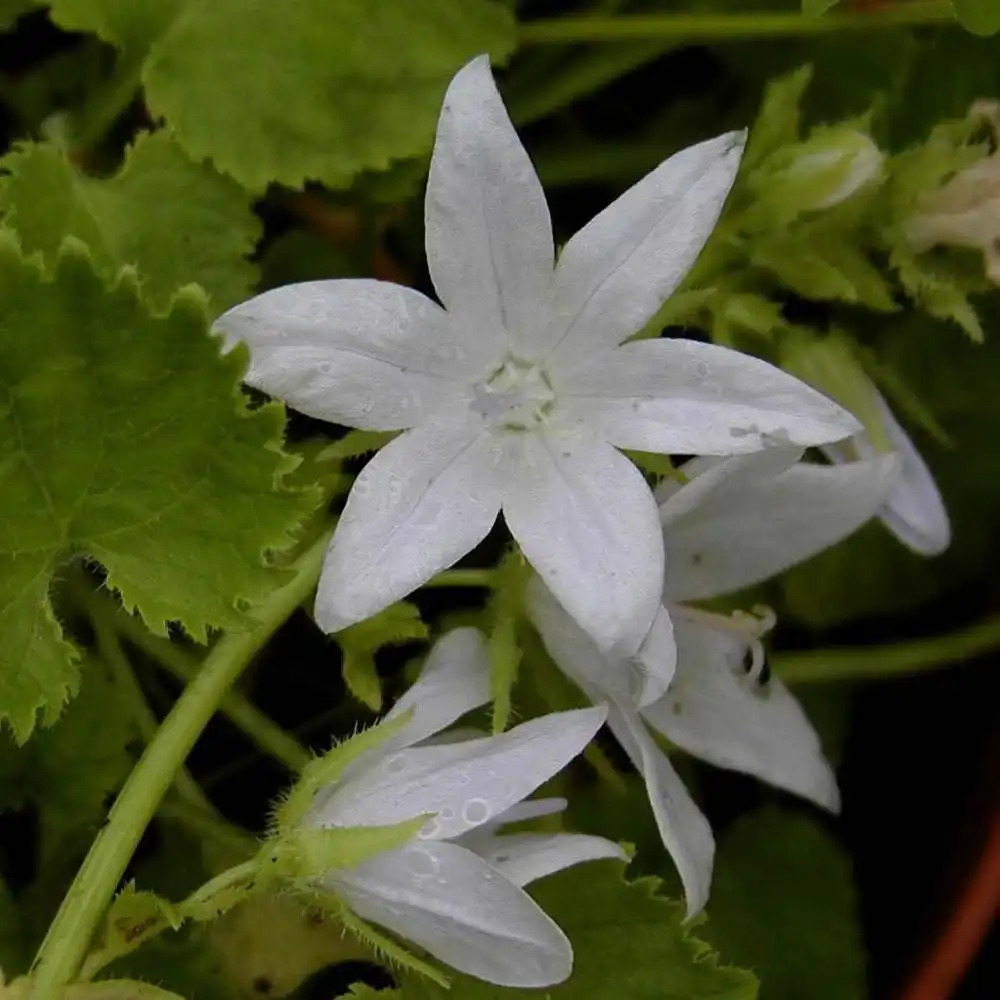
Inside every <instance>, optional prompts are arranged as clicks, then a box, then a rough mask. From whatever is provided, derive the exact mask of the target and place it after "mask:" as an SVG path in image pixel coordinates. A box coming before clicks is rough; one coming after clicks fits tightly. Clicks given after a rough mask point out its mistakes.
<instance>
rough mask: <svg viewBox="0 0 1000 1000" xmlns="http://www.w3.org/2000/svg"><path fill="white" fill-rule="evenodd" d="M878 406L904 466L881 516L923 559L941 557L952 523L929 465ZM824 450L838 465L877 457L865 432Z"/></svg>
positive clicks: (889, 414) (887, 412)
mask: <svg viewBox="0 0 1000 1000" xmlns="http://www.w3.org/2000/svg"><path fill="white" fill-rule="evenodd" d="M878 402H879V407H880V409H881V412H882V420H883V426H884V428H885V431H886V434H887V435H888V438H889V441H890V443H891V444H892V446H893V448H895V449H896V452H897V453H898V454H899V455H900V457H901V459H902V463H903V468H902V474H901V475H900V477H899V480H898V482H897V484H896V487H895V489H894V490H893V491H892V492H891V493H890V494H889V496H888V498H887V499H886V502H885V506H884V507H883V509H882V511H881V513H880V515H879V516H880V518H881V520H882V521H883V523H884V524H885V526H886V527H887V528H888V529H889V530H890V531H891V532H892V533H893V534H894V535H895V536H896V537H897V538H898V539H899V540H900V541H901V542H902V543H903V544H904V545H905V546H906V547H907V548H909V549H912V550H913V551H914V552H916V553H917V554H918V555H922V556H936V555H940V554H941V553H942V552H944V550H945V549H946V548H948V546H949V545H950V544H951V521H950V520H949V518H948V511H947V509H946V508H945V505H944V500H942V499H941V493H940V492H939V491H938V488H937V484H936V483H935V482H934V476H933V475H932V474H931V470H930V469H929V468H928V467H927V463H926V462H925V461H924V460H923V458H922V457H921V455H920V452H918V451H917V449H916V448H915V447H914V444H913V442H912V441H911V440H910V438H909V435H908V434H907V433H906V431H905V430H903V428H902V426H901V425H900V423H899V421H898V420H897V419H896V418H895V416H894V415H893V413H892V411H891V410H890V409H889V406H888V404H887V403H886V401H885V400H884V399H883V398H882V396H881V395H878ZM824 450H825V451H826V454H827V455H828V456H829V457H830V458H831V459H832V460H833V461H835V462H844V461H849V460H850V459H851V458H853V457H854V456H855V455H860V456H861V457H863V458H867V457H868V456H870V455H874V454H875V449H874V447H873V446H872V444H871V441H870V439H869V438H868V435H867V434H865V433H864V432H862V433H861V434H858V435H856V436H855V437H853V438H851V440H850V441H849V442H844V443H842V444H841V445H838V446H837V447H835V448H827V449H824Z"/></svg>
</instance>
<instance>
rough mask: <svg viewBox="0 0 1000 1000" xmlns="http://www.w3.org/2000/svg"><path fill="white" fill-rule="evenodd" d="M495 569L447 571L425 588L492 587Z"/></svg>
mask: <svg viewBox="0 0 1000 1000" xmlns="http://www.w3.org/2000/svg"><path fill="white" fill-rule="evenodd" d="M495 577H496V570H495V569H446V570H445V571H444V572H443V573H438V575H437V576H435V577H433V578H432V579H430V580H428V581H427V582H426V583H425V584H424V586H425V587H492V586H493V580H494V578H495Z"/></svg>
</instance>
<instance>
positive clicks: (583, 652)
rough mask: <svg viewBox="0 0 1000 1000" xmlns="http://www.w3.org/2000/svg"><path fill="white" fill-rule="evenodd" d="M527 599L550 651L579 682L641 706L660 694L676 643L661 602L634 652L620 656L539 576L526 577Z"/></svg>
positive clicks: (666, 684)
mask: <svg viewBox="0 0 1000 1000" xmlns="http://www.w3.org/2000/svg"><path fill="white" fill-rule="evenodd" d="M526 604H527V610H528V616H529V617H530V618H531V620H532V622H534V625H535V628H537V629H538V633H539V635H540V636H541V637H542V642H543V643H544V644H545V648H546V649H547V650H548V651H549V655H550V656H551V657H552V659H553V660H555V662H556V665H557V666H558V667H559V668H560V669H561V670H562V671H563V673H565V674H566V675H567V676H568V677H570V678H572V679H573V680H574V681H576V682H577V684H579V685H580V686H581V687H584V688H587V689H592V690H597V691H600V692H601V696H602V697H603V696H607V697H610V698H612V699H614V700H616V701H620V702H622V703H623V704H626V705H632V704H634V705H636V706H641V705H646V704H650V703H651V702H653V701H656V700H657V699H658V698H660V697H662V695H663V693H664V692H665V691H666V690H667V688H668V687H669V686H670V681H671V680H672V679H673V676H674V667H675V665H676V662H677V648H676V646H675V644H674V633H673V626H672V624H671V622H670V616H669V614H668V613H667V611H666V609H665V608H663V607H662V606H661V607H660V608H659V609H658V611H657V613H656V617H655V618H654V620H653V627H652V628H651V629H650V630H649V634H648V635H647V636H646V639H645V640H644V642H643V644H642V645H641V646H640V647H639V650H638V652H637V653H636V654H635V656H633V657H618V656H613V655H610V656H609V655H604V654H602V653H601V651H600V650H599V649H598V648H597V646H596V645H595V644H594V640H593V639H592V638H591V637H590V636H589V635H588V634H587V633H586V632H585V631H584V630H583V629H582V628H581V627H580V626H579V625H578V624H577V623H576V621H574V619H573V618H572V617H570V615H569V614H568V613H567V612H566V610H565V609H564V608H563V606H562V605H561V604H560V603H559V602H558V601H557V600H556V599H555V597H554V596H553V594H552V591H550V590H549V588H548V587H546V586H545V584H544V583H543V582H542V581H541V579H540V578H539V577H538V576H537V575H535V576H532V578H531V580H530V581H529V582H528V588H527V592H526Z"/></svg>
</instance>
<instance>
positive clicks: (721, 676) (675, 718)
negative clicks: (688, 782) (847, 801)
mask: <svg viewBox="0 0 1000 1000" xmlns="http://www.w3.org/2000/svg"><path fill="white" fill-rule="evenodd" d="M674 627H675V629H676V634H677V643H678V652H679V656H678V661H677V676H676V677H675V678H674V683H673V684H672V685H671V686H670V690H669V691H668V692H667V694H666V697H664V698H663V699H661V700H660V701H659V702H657V703H656V704H655V705H651V706H649V707H647V708H645V709H643V713H642V714H643V717H644V718H645V719H646V721H647V722H649V723H650V724H651V725H652V726H654V727H655V728H656V729H658V730H659V731H660V732H661V733H663V735H664V736H666V737H667V739H669V740H670V741H671V742H672V743H676V744H677V745H678V746H679V747H683V748H684V749H685V750H687V751H688V752H689V753H692V754H694V755H695V756H697V757H701V758H702V759H703V760H707V761H709V762H710V763H712V764H716V765H718V766H719V767H726V768H731V769H732V770H735V771H742V772H744V773H746V774H752V775H755V776H756V777H758V778H762V779H763V780H764V781H767V782H770V783H771V784H772V785H776V786H777V787H779V788H784V789H787V790H788V791H790V792H794V793H795V794H797V795H801V796H803V797H804V798H807V799H811V800H812V801H813V802H816V803H818V804H819V805H821V806H824V807H825V808H827V809H830V810H833V811H836V810H837V809H839V806H840V795H839V793H838V791H837V780H836V778H835V776H834V774H833V771H832V770H831V768H830V765H829V764H828V763H827V762H826V760H825V758H824V757H823V752H822V749H821V747H820V743H819V739H818V737H817V736H816V733H815V731H814V730H813V728H812V725H811V724H810V722H809V720H808V718H806V715H805V713H804V712H803V711H802V709H801V707H800V706H799V703H798V702H797V701H796V700H795V698H794V697H793V696H792V695H791V693H790V692H789V691H788V689H787V688H786V687H785V686H784V685H783V684H782V683H781V681H780V680H778V679H777V678H776V677H772V678H771V679H770V681H768V683H767V684H765V685H764V686H763V687H761V686H759V685H758V684H757V682H756V681H754V680H753V679H752V678H750V677H749V676H748V675H747V673H746V671H745V670H744V668H743V653H744V649H745V643H744V642H742V641H741V640H740V638H739V637H738V636H737V635H734V634H732V633H728V632H725V631H721V630H716V629H712V628H708V627H706V626H704V625H702V624H701V623H698V622H691V621H685V620H684V619H683V618H682V617H680V616H678V617H675V619H674Z"/></svg>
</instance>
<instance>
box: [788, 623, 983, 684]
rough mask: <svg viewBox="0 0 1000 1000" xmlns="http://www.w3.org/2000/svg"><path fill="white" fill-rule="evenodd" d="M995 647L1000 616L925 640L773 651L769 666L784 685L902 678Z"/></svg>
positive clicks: (971, 656)
mask: <svg viewBox="0 0 1000 1000" xmlns="http://www.w3.org/2000/svg"><path fill="white" fill-rule="evenodd" d="M995 649H1000V616H996V617H991V618H987V619H985V620H983V621H981V622H977V623H976V624H975V625H970V626H969V627H968V628H964V629H960V630H959V631H957V632H950V633H948V634H947V635H939V636H934V637H932V638H930V639H914V640H913V641H911V642H898V643H892V644H889V645H885V646H858V647H849V646H848V647H841V648H839V649H815V650H809V651H808V652H804V653H776V654H775V655H774V656H772V657H771V670H772V671H774V673H775V674H777V676H779V677H780V678H781V679H782V680H783V681H785V682H786V683H789V684H813V683H819V682H822V681H851V680H863V679H869V678H873V677H903V676H906V675H907V674H914V673H920V672H922V671H925V670H936V669H938V668H940V667H946V666H949V665H951V664H953V663H956V662H959V661H961V660H969V659H972V658H973V657H975V656H979V655H980V654H982V653H986V652H989V651H990V650H995Z"/></svg>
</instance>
